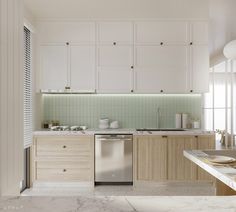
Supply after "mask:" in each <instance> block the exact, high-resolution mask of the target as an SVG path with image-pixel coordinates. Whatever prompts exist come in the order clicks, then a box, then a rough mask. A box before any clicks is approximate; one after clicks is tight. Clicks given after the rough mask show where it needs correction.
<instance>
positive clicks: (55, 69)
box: [40, 44, 68, 90]
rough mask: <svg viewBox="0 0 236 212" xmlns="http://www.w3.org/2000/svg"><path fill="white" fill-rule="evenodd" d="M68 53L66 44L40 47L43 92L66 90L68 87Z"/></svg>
mask: <svg viewBox="0 0 236 212" xmlns="http://www.w3.org/2000/svg"><path fill="white" fill-rule="evenodd" d="M67 51H68V47H67V46H66V44H65V45H60V46H53V45H45V46H41V47H40V70H41V72H40V73H41V87H40V88H41V90H64V89H65V87H66V86H68V81H67V75H68V61H67Z"/></svg>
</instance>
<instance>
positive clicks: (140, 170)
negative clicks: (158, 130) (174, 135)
mask: <svg viewBox="0 0 236 212" xmlns="http://www.w3.org/2000/svg"><path fill="white" fill-rule="evenodd" d="M134 180H135V181H163V180H167V138H166V137H163V136H136V137H135V138H134Z"/></svg>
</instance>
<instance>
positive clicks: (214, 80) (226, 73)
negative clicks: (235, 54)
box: [203, 61, 236, 139]
mask: <svg viewBox="0 0 236 212" xmlns="http://www.w3.org/2000/svg"><path fill="white" fill-rule="evenodd" d="M234 66H235V64H234V62H233V61H224V62H221V63H219V64H217V65H215V66H213V67H212V68H211V69H210V91H209V93H206V94H204V108H203V112H204V124H205V129H206V130H217V129H218V130H224V131H227V132H228V133H229V134H231V133H233V134H235V129H236V128H235V120H236V116H235V113H234V111H235V105H236V104H235V103H236V102H235V100H236V98H233V95H234V93H235V82H236V73H235V71H236V69H235V67H234ZM231 128H232V131H231ZM217 138H218V139H220V135H217Z"/></svg>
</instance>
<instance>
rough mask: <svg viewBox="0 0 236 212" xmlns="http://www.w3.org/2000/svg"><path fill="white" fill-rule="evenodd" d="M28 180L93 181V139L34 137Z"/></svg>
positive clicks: (87, 137) (83, 137) (86, 137)
mask: <svg viewBox="0 0 236 212" xmlns="http://www.w3.org/2000/svg"><path fill="white" fill-rule="evenodd" d="M32 153H33V155H32V181H47V182H48V181H59V182H69V181H72V182H80V181H90V182H94V137H93V136H65V137H62V136H36V137H35V138H34V143H33V147H32Z"/></svg>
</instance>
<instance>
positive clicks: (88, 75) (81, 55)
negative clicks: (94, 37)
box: [70, 45, 95, 91]
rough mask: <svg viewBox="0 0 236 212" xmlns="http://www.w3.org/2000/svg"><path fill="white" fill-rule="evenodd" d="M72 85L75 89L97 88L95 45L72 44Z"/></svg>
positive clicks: (89, 89)
mask: <svg viewBox="0 0 236 212" xmlns="http://www.w3.org/2000/svg"><path fill="white" fill-rule="evenodd" d="M70 85H71V89H72V90H73V91H79V90H84V91H93V90H95V47H94V46H84V45H76V46H75V45H71V46H70Z"/></svg>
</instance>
